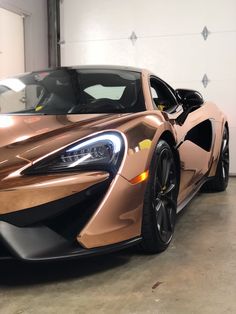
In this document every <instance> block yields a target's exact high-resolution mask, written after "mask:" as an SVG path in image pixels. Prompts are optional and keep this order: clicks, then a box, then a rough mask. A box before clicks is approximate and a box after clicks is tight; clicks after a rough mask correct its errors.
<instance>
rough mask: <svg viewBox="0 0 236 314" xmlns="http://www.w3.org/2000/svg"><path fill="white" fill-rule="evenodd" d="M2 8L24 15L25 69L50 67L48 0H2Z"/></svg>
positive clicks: (0, 1)
mask: <svg viewBox="0 0 236 314" xmlns="http://www.w3.org/2000/svg"><path fill="white" fill-rule="evenodd" d="M0 8H3V9H6V10H9V11H12V12H15V13H17V14H22V15H23V16H24V28H25V70H26V71H32V70H37V69H43V68H46V67H48V30H47V0H0ZM3 31H4V30H3ZM15 49H16V51H17V49H18V47H17V45H16V47H15Z"/></svg>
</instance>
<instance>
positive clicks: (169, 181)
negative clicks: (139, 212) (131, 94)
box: [140, 140, 177, 253]
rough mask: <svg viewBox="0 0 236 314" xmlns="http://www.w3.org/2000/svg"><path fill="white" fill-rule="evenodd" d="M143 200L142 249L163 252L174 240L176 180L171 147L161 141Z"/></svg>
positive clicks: (149, 251) (152, 163)
mask: <svg viewBox="0 0 236 314" xmlns="http://www.w3.org/2000/svg"><path fill="white" fill-rule="evenodd" d="M149 174H150V177H149V181H148V183H147V189H146V192H145V197H144V207H143V221H142V242H141V244H140V246H141V249H142V250H143V251H145V252H147V253H159V252H162V251H164V250H165V249H166V248H167V247H168V245H169V244H170V242H171V239H172V237H173V232H174V227H175V219H176V200H177V176H176V165H175V160H174V156H173V153H172V150H171V148H170V146H169V145H168V144H167V143H166V142H165V141H163V140H160V141H159V143H158V145H157V147H156V150H155V153H154V155H153V158H152V162H151V166H150V171H149Z"/></svg>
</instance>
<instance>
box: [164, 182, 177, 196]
mask: <svg viewBox="0 0 236 314" xmlns="http://www.w3.org/2000/svg"><path fill="white" fill-rule="evenodd" d="M174 188H175V184H173V183H171V184H170V185H169V186H168V187H167V188H166V189H165V190H164V191H163V193H162V194H163V195H167V194H169V193H170V192H171V191H173V190H174Z"/></svg>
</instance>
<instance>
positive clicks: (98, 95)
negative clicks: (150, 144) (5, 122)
mask: <svg viewBox="0 0 236 314" xmlns="http://www.w3.org/2000/svg"><path fill="white" fill-rule="evenodd" d="M140 77H141V74H140V73H139V72H135V71H128V70H110V69H109V70H108V69H96V70H93V69H67V68H61V69H57V70H48V71H40V72H33V73H29V74H25V75H22V76H18V77H15V78H8V79H4V80H0V113H7V114H17V115H20V114H26V115H27V114H36V115H37V114H39V115H40V114H48V115H58V114H78V113H126V112H127V113H128V112H139V111H143V110H145V106H144V99H143V94H142V88H141V79H140Z"/></svg>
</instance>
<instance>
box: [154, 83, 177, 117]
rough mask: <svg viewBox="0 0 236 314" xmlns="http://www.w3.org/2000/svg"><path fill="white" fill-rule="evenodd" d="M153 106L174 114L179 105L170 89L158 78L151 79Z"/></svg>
mask: <svg viewBox="0 0 236 314" xmlns="http://www.w3.org/2000/svg"><path fill="white" fill-rule="evenodd" d="M150 86H151V94H152V99H153V104H154V106H156V108H157V109H159V110H161V111H167V112H174V111H175V109H176V107H177V106H178V103H177V101H176V99H175V97H174V95H173V94H172V92H171V91H170V90H169V88H168V87H167V86H166V85H165V84H164V83H162V82H161V81H160V80H158V79H156V78H151V79H150Z"/></svg>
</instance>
